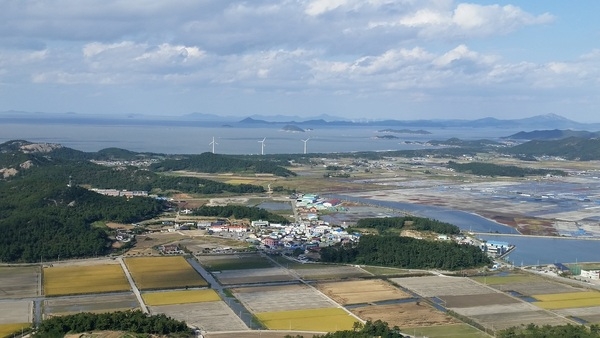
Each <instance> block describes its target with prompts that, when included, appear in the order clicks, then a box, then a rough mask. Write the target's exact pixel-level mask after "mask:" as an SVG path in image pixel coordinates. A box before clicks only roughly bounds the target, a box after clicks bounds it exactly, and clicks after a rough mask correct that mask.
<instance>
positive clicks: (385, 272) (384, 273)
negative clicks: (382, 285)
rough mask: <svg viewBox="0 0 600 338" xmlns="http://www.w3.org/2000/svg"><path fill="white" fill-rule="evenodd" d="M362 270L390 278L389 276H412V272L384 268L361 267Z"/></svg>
mask: <svg viewBox="0 0 600 338" xmlns="http://www.w3.org/2000/svg"><path fill="white" fill-rule="evenodd" d="M361 268H362V269H363V270H365V271H367V272H369V273H372V274H373V275H375V276H389V275H405V274H410V273H411V272H410V270H406V269H398V268H388V267H384V266H368V265H367V266H361Z"/></svg>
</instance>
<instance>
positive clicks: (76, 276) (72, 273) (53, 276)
mask: <svg viewBox="0 0 600 338" xmlns="http://www.w3.org/2000/svg"><path fill="white" fill-rule="evenodd" d="M43 274H44V294H45V295H46V296H60V295H76V294H88V293H104V292H117V291H129V288H130V285H129V282H128V281H127V278H126V277H125V273H124V272H123V269H122V268H121V265H119V264H103V265H90V266H85V265H73V266H55V267H49V268H44V269H43Z"/></svg>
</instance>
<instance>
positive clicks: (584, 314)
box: [554, 306, 600, 324]
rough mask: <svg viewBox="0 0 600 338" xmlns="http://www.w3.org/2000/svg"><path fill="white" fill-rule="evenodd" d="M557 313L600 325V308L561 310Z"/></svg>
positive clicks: (556, 311)
mask: <svg viewBox="0 0 600 338" xmlns="http://www.w3.org/2000/svg"><path fill="white" fill-rule="evenodd" d="M554 312H555V313H557V314H559V315H561V316H565V317H576V318H579V319H582V320H585V321H586V322H588V323H590V324H599V323H600V306H592V307H584V308H573V309H561V310H555V311H554Z"/></svg>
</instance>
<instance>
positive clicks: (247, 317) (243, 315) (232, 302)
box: [186, 258, 262, 329]
mask: <svg viewBox="0 0 600 338" xmlns="http://www.w3.org/2000/svg"><path fill="white" fill-rule="evenodd" d="M186 259H187V261H188V262H189V263H190V265H191V266H192V267H193V268H194V269H195V270H196V271H197V272H198V273H199V274H200V276H202V278H204V279H205V280H206V281H207V282H208V284H209V285H210V286H211V288H212V289H213V290H215V291H216V292H217V293H218V294H219V296H220V297H221V299H223V301H224V302H225V304H227V306H229V308H231V310H232V311H233V313H235V314H236V315H237V316H238V317H240V319H241V320H242V321H243V322H244V323H245V324H246V326H248V327H249V328H251V329H261V328H262V327H261V326H260V325H257V324H256V323H255V322H254V321H252V318H253V317H252V314H251V313H250V311H248V310H247V309H246V308H245V307H244V306H243V305H242V304H241V303H240V302H239V301H238V300H237V299H236V298H235V297H229V296H228V295H227V293H225V291H224V290H225V288H224V287H223V286H222V285H221V284H220V283H219V282H218V281H217V280H216V279H215V278H214V277H213V276H212V275H211V274H210V273H209V272H208V271H206V270H205V269H204V268H203V267H202V265H200V263H198V261H196V260H195V259H194V258H186Z"/></svg>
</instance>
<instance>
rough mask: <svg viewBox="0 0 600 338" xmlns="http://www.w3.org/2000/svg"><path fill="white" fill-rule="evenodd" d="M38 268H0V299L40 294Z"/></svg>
mask: <svg viewBox="0 0 600 338" xmlns="http://www.w3.org/2000/svg"><path fill="white" fill-rule="evenodd" d="M39 279H40V268H39V267H37V266H24V267H0V297H2V298H23V297H35V296H39V295H40V294H41V290H39V287H38V283H39Z"/></svg>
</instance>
